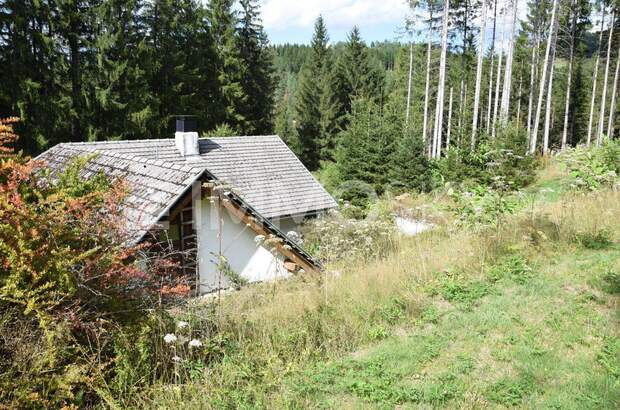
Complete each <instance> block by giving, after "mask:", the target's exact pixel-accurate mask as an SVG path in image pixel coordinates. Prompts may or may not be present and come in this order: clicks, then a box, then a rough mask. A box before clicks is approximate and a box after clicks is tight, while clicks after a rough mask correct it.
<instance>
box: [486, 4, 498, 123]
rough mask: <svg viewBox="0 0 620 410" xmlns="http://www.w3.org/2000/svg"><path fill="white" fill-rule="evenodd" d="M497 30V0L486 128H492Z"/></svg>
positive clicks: (494, 12) (494, 10)
mask: <svg viewBox="0 0 620 410" xmlns="http://www.w3.org/2000/svg"><path fill="white" fill-rule="evenodd" d="M496 30H497V0H495V2H494V4H493V35H492V36H491V53H490V54H491V61H490V63H489V96H488V99H487V116H486V129H487V132H489V130H490V129H491V107H492V106H493V67H494V64H493V63H494V60H495V34H496Z"/></svg>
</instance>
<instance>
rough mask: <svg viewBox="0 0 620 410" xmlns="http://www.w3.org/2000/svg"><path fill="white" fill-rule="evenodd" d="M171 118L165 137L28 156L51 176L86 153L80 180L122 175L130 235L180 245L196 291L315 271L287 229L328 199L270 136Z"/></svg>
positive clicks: (330, 203) (323, 207) (324, 207)
mask: <svg viewBox="0 0 620 410" xmlns="http://www.w3.org/2000/svg"><path fill="white" fill-rule="evenodd" d="M176 125H177V131H176V132H175V135H174V138H170V139H158V140H134V141H107V142H88V143H63V144H59V145H56V146H54V147H53V148H51V149H49V150H48V151H46V152H44V153H43V154H41V155H40V156H39V157H37V158H36V159H37V160H41V161H44V162H45V164H46V166H47V167H48V168H50V169H51V170H52V175H53V173H54V172H55V171H59V170H62V169H64V168H65V167H66V166H68V165H69V164H70V163H71V162H72V160H73V159H74V158H77V157H83V156H88V157H87V158H89V160H88V162H87V163H86V165H85V166H84V168H83V169H82V170H81V172H82V174H83V177H84V178H88V177H90V176H92V175H94V174H96V173H99V172H104V173H105V174H106V175H108V176H109V177H111V178H117V177H120V178H122V179H123V180H124V181H125V183H126V184H127V185H128V187H129V193H128V195H127V197H126V199H125V203H124V204H123V210H124V217H125V218H126V226H127V230H128V232H129V237H130V238H131V242H132V243H133V244H135V243H140V242H142V241H146V240H149V241H153V239H154V238H159V239H156V240H164V241H165V242H166V243H170V244H171V245H172V246H174V247H175V248H176V249H178V250H180V251H183V254H184V255H185V257H184V258H183V260H182V267H183V270H184V272H185V273H186V274H187V275H191V276H193V277H194V278H195V281H196V282H195V283H194V284H195V285H196V291H197V292H199V293H207V292H211V291H213V290H216V289H220V288H226V287H228V286H230V283H231V279H233V277H235V278H239V277H240V278H243V279H244V280H247V281H249V282H256V281H267V280H272V279H275V278H277V277H280V276H287V275H289V274H290V273H291V272H296V271H299V270H301V269H303V270H305V271H313V270H317V269H318V268H319V264H318V262H317V261H315V260H314V259H313V258H312V257H311V256H310V255H309V254H308V253H307V252H306V251H305V250H304V249H303V248H302V246H301V244H300V243H298V242H297V238H296V236H295V235H294V234H292V233H290V232H291V231H292V232H295V231H297V229H298V227H299V225H300V223H301V222H303V220H304V219H305V218H308V217H310V216H315V215H320V214H322V213H324V212H326V211H328V210H330V209H332V208H335V207H336V206H337V204H336V202H335V201H334V199H333V198H332V197H331V196H330V195H329V194H328V193H327V192H326V191H325V189H323V187H322V186H321V185H320V184H319V183H318V182H317V181H316V179H315V178H314V177H313V176H312V174H310V172H309V171H308V170H307V169H306V168H305V167H304V166H303V164H302V163H301V162H300V161H299V159H298V158H297V157H296V156H295V155H294V154H293V152H292V151H291V150H290V149H289V148H288V147H287V146H286V144H285V143H284V142H283V141H282V140H281V139H280V137H278V136H275V135H274V136H244V137H223V138H208V139H205V138H198V133H197V130H196V123H195V120H193V119H191V118H185V117H182V118H179V119H177V122H176ZM289 233H290V234H289ZM220 255H221V256H223V258H222V257H221V256H220ZM223 265H225V266H223Z"/></svg>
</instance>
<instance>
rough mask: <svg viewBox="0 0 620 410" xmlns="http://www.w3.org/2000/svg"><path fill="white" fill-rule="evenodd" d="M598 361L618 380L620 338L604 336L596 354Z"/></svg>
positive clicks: (619, 373) (619, 379)
mask: <svg viewBox="0 0 620 410" xmlns="http://www.w3.org/2000/svg"><path fill="white" fill-rule="evenodd" d="M597 360H598V363H599V364H600V365H601V366H603V368H604V369H605V370H606V371H607V372H608V373H609V374H611V375H612V376H613V377H614V378H616V380H618V381H619V382H620V339H618V338H615V337H606V338H605V340H604V341H603V348H602V349H601V351H600V352H599V354H598V355H597Z"/></svg>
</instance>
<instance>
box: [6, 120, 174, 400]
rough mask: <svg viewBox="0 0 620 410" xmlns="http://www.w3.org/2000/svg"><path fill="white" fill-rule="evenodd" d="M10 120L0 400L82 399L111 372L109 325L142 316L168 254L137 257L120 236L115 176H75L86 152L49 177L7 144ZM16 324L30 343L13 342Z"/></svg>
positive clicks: (120, 193)
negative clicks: (16, 347) (17, 348)
mask: <svg viewBox="0 0 620 410" xmlns="http://www.w3.org/2000/svg"><path fill="white" fill-rule="evenodd" d="M13 122H14V120H10V121H7V120H0V153H2V158H0V220H1V221H2V222H1V223H0V316H2V317H3V318H9V319H8V320H9V321H10V322H13V323H14V324H13V325H11V324H10V322H4V323H3V326H2V327H3V328H2V329H1V332H2V333H4V334H5V335H4V338H3V339H2V340H1V342H2V346H0V351H1V352H2V360H3V362H4V363H7V366H6V367H5V366H3V371H2V374H0V402H3V403H10V406H13V407H22V406H23V405H26V404H27V405H28V406H33V407H59V406H61V405H64V404H70V403H75V404H80V405H86V404H87V403H88V402H89V401H91V400H93V389H94V388H95V387H96V385H97V384H98V381H97V380H96V378H97V376H98V374H106V373H107V372H108V369H107V368H106V366H107V361H108V360H109V358H110V357H111V355H112V349H111V348H110V340H111V338H112V337H113V336H112V335H113V332H114V330H115V329H117V328H118V327H119V325H120V324H122V323H131V322H139V321H140V320H142V319H143V317H144V315H143V314H142V313H141V312H140V310H141V308H143V307H145V306H146V303H148V301H150V300H151V299H152V298H153V297H155V296H158V295H159V289H160V288H159V285H158V283H159V282H160V280H163V279H165V278H167V277H169V275H170V272H171V271H170V268H172V267H173V264H172V263H169V262H168V261H166V260H161V259H159V258H157V257H154V258H153V259H152V260H145V262H146V263H144V264H141V265H140V266H142V265H144V267H140V266H139V264H138V263H137V261H138V260H139V259H141V255H143V254H144V253H145V252H144V251H145V250H146V246H145V245H139V246H134V247H126V246H125V245H124V244H125V243H126V241H127V235H126V233H125V232H124V230H123V229H122V228H121V227H122V226H123V224H122V221H123V217H122V208H121V207H122V203H123V197H124V195H125V192H126V189H125V186H124V184H123V183H122V181H109V180H108V179H107V178H105V176H104V175H102V174H101V175H97V176H94V177H92V178H91V179H89V180H87V181H84V180H82V179H81V177H80V169H81V167H82V166H83V165H84V163H85V162H86V161H87V160H88V159H79V160H76V161H75V162H74V163H72V164H71V165H70V166H68V168H67V169H66V170H65V171H64V172H60V173H59V174H58V175H55V176H54V178H51V177H50V175H49V173H48V172H46V171H45V170H44V164H41V163H38V162H36V161H30V160H29V159H28V158H25V157H23V156H22V155H21V154H15V153H14V152H13V151H12V150H11V149H10V147H9V146H8V145H6V144H7V143H10V142H12V141H14V140H15V139H16V136H15V135H14V134H13V133H12V129H11V124H12V123H13ZM149 262H151V263H149ZM11 326H13V327H14V328H13V330H12V331H11ZM7 329H8V330H7ZM5 330H7V331H8V333H5V332H4V331H5ZM20 334H25V335H27V340H31V341H32V344H31V346H22V347H23V348H22V349H21V350H20V351H15V350H14V349H11V348H10V346H12V345H14V344H15V343H17V342H19V338H20V336H19V335H20ZM14 338H18V339H14ZM28 348H30V350H28ZM24 349H26V350H24ZM28 352H30V353H31V354H28ZM91 356H92V357H93V358H94V357H96V358H97V361H93V362H92V363H90V362H89V359H90V358H91ZM95 363H98V365H97V366H95V365H94V364H95Z"/></svg>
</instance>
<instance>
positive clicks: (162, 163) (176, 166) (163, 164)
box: [61, 143, 206, 173]
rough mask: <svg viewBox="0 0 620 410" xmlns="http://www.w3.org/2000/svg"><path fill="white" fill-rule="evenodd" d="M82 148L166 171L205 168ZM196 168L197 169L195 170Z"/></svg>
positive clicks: (189, 170) (188, 170) (85, 146)
mask: <svg viewBox="0 0 620 410" xmlns="http://www.w3.org/2000/svg"><path fill="white" fill-rule="evenodd" d="M61 145H62V146H66V144H64V143H63V144H61ZM82 147H84V148H83V149H82V150H83V151H88V152H93V153H97V152H99V153H102V154H105V155H106V156H108V157H113V158H120V159H126V160H128V161H135V162H139V163H141V164H148V165H153V166H157V167H160V168H166V169H172V170H175V171H184V172H188V173H193V172H197V171H200V170H204V169H206V167H204V166H196V165H193V166H192V165H189V164H187V165H181V164H177V163H174V162H172V161H164V160H161V159H152V158H147V157H143V156H142V155H136V154H125V153H121V152H117V151H111V150H106V149H101V148H96V147H92V146H90V147H89V146H88V145H82ZM197 168H198V169H197Z"/></svg>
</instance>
